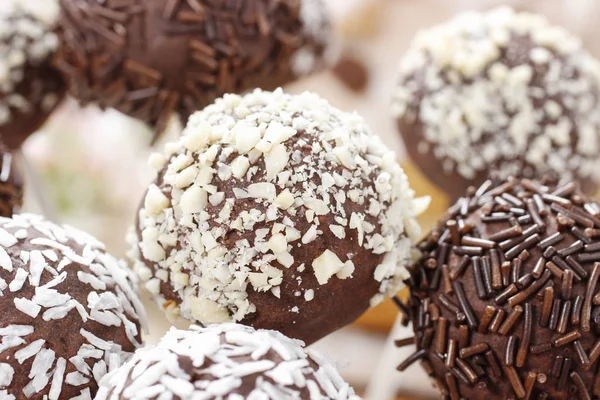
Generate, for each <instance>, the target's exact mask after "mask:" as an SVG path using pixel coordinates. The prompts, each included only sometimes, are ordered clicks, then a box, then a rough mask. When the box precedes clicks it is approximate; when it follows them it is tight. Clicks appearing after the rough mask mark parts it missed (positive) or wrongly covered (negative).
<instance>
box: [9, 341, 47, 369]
mask: <svg viewBox="0 0 600 400" xmlns="http://www.w3.org/2000/svg"><path fill="white" fill-rule="evenodd" d="M44 343H46V341H45V340H44V339H38V340H36V341H34V342H31V343H29V344H28V345H27V346H25V347H23V348H22V349H20V350H19V351H17V352H16V353H15V358H16V359H17V361H18V362H19V364H23V362H25V360H28V359H29V358H31V357H33V356H35V355H36V354H38V353H39V352H40V350H41V349H42V347H43V346H44Z"/></svg>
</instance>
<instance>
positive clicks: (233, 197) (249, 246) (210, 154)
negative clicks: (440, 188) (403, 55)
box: [131, 90, 419, 343]
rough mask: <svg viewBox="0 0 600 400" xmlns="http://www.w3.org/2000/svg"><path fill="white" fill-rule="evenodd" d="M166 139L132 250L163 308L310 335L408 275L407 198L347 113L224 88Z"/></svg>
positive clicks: (410, 221)
mask: <svg viewBox="0 0 600 400" xmlns="http://www.w3.org/2000/svg"><path fill="white" fill-rule="evenodd" d="M165 148H166V153H165V154H157V155H154V156H153V157H152V158H151V160H150V163H151V165H152V167H153V168H155V169H156V171H157V177H156V179H155V181H154V183H152V184H151V185H150V187H149V188H148V191H147V193H146V196H145V199H144V200H143V202H142V205H141V207H140V210H139V214H138V221H137V223H136V226H135V232H133V234H132V237H131V240H132V242H133V251H132V252H131V257H132V258H133V259H134V260H135V270H136V271H137V273H138V274H139V276H140V277H141V279H142V280H143V281H144V282H145V286H146V288H147V289H148V290H149V291H150V292H151V293H153V294H154V296H156V298H157V300H158V301H159V303H160V304H161V305H162V306H163V307H164V308H165V309H166V310H167V312H168V314H170V315H171V316H177V315H181V316H182V317H184V318H186V319H189V320H192V321H196V322H199V323H202V324H209V323H221V322H227V321H240V322H242V323H244V324H250V325H252V326H254V327H255V328H261V329H274V330H279V331H281V332H283V333H284V334H286V335H287V336H290V337H293V338H298V339H302V340H304V341H306V342H309V343H310V342H314V341H316V340H318V339H320V338H322V337H323V336H325V335H327V334H328V333H330V332H333V331H335V330H337V329H339V328H341V327H342V326H344V325H346V324H348V323H351V322H352V321H354V320H355V319H356V318H357V317H358V316H360V315H361V314H362V313H363V312H364V311H365V310H366V309H367V308H368V307H369V306H370V305H374V304H377V303H378V302H380V301H381V300H383V299H384V297H385V296H386V295H390V294H394V293H396V291H397V290H398V289H399V288H400V285H401V284H402V280H403V279H405V278H406V277H407V271H406V269H405V267H406V266H407V265H409V263H410V262H411V257H412V255H413V253H412V250H413V249H414V240H415V239H416V238H417V237H418V235H419V226H418V224H417V222H416V220H415V215H416V213H417V212H416V207H417V205H418V203H416V202H415V199H414V198H413V191H412V190H411V189H410V187H409V186H408V182H407V179H406V176H405V174H404V172H403V171H402V169H401V168H400V166H399V165H398V163H397V162H396V159H395V155H394V153H392V152H391V151H389V150H388V149H387V148H386V147H385V146H384V145H383V144H382V142H381V141H380V140H379V139H378V138H377V137H376V136H375V135H373V134H372V133H371V131H370V130H369V128H368V127H367V126H366V124H365V122H364V121H363V119H362V118H361V117H359V116H358V115H356V114H349V113H344V112H342V111H340V110H338V109H336V108H334V107H332V106H330V105H329V103H327V101H325V100H323V99H321V98H319V97H318V96H317V95H314V94H311V93H304V94H302V95H296V96H294V95H288V94H285V93H283V92H282V91H281V90H277V91H275V92H264V91H261V90H256V91H254V92H252V93H250V94H248V95H246V96H244V97H240V96H238V95H226V96H225V97H224V98H222V99H219V100H217V101H216V103H214V104H213V105H211V106H209V107H207V108H205V109H204V110H203V111H200V112H197V113H195V114H194V115H192V117H191V118H190V121H189V123H188V126H187V128H186V129H185V131H184V134H183V136H181V138H180V139H179V141H177V142H175V143H170V144H167V145H166V147H165Z"/></svg>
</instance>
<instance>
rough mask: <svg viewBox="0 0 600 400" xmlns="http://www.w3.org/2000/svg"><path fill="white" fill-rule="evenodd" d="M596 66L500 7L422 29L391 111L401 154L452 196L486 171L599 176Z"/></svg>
mask: <svg viewBox="0 0 600 400" xmlns="http://www.w3.org/2000/svg"><path fill="white" fill-rule="evenodd" d="M599 99H600V64H599V63H598V61H597V60H595V59H594V58H593V57H592V56H591V55H590V54H589V53H588V52H587V51H586V50H584V49H583V48H582V46H581V43H580V41H579V39H578V38H576V37H574V36H572V35H571V34H570V33H568V32H567V31H565V30H564V29H562V28H559V27H556V26H553V25H551V24H550V23H549V22H548V21H547V20H546V19H544V17H541V16H538V15H534V14H529V13H522V12H515V11H513V10H512V9H510V8H499V9H495V10H492V11H489V12H485V13H479V12H470V13H466V14H463V15H461V16H459V17H457V18H455V19H453V20H451V21H449V22H447V23H445V24H442V25H440V26H437V27H435V28H431V29H429V30H426V31H423V32H421V33H420V34H419V35H418V36H417V37H416V38H415V40H414V41H413V43H412V45H411V47H410V49H409V50H408V51H407V53H406V54H405V55H404V57H403V58H402V61H401V65H400V72H399V77H398V86H397V87H396V89H395V92H394V102H393V112H394V116H395V117H397V118H398V126H399V128H400V131H401V133H402V136H403V138H404V141H405V144H406V147H407V150H408V154H409V156H410V157H411V158H412V160H413V161H414V162H415V163H416V164H417V165H418V166H419V167H420V168H421V169H422V170H423V172H424V173H425V174H426V176H428V177H429V179H431V180H432V181H433V182H434V183H436V184H437V185H438V186H440V187H441V188H442V189H443V190H444V191H446V192H447V193H448V194H449V195H450V197H452V198H453V199H456V198H458V197H460V196H461V195H462V194H463V193H464V191H465V190H466V188H467V187H468V186H470V185H479V184H481V183H482V182H483V181H485V180H486V179H487V176H488V174H489V173H490V171H496V172H498V173H500V174H501V176H502V177H503V178H506V177H508V176H509V175H515V176H516V175H522V176H524V177H528V178H531V177H538V178H539V177H541V176H542V175H544V174H546V173H554V174H556V175H557V176H559V177H564V178H565V179H567V180H573V179H575V180H579V181H580V183H581V184H582V188H583V189H584V191H585V192H588V193H591V192H594V191H595V190H596V188H597V186H598V182H599V181H600V158H599V157H598V156H597V155H598V152H599V151H600V147H599V146H600V104H599Z"/></svg>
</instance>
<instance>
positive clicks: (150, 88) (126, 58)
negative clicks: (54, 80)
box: [56, 0, 331, 134]
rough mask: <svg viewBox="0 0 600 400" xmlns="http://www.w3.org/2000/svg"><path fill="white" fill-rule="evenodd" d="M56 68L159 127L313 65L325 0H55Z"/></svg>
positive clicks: (317, 64) (92, 95)
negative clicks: (58, 16) (60, 12)
mask: <svg viewBox="0 0 600 400" xmlns="http://www.w3.org/2000/svg"><path fill="white" fill-rule="evenodd" d="M60 1H61V4H62V5H63V8H64V16H63V18H62V20H61V38H62V42H63V43H62V49H61V51H60V53H59V55H58V57H57V60H56V65H57V67H58V68H59V69H60V70H62V71H63V72H64V74H65V76H66V79H67V82H68V86H69V91H70V93H71V94H72V95H73V96H75V97H76V98H77V99H79V101H80V102H81V103H83V104H86V103H97V104H99V105H100V106H101V107H102V108H106V107H112V108H115V109H117V110H119V111H121V112H123V113H125V114H128V115H130V116H132V117H135V118H138V119H140V120H142V121H145V122H147V123H149V124H150V125H151V126H152V127H153V128H155V130H156V133H157V134H160V133H161V132H162V131H163V130H164V128H165V126H166V125H167V122H168V120H169V118H170V116H171V115H172V114H173V112H177V113H179V115H180V116H181V117H182V118H183V119H184V120H187V117H188V116H189V115H190V114H192V113H193V112H195V111H197V110H199V109H202V108H204V107H205V106H207V105H209V104H210V103H212V102H213V101H214V100H215V99H216V98H217V97H220V96H222V95H223V94H225V93H230V92H233V93H241V92H245V91H247V90H250V89H254V88H263V89H270V90H272V89H275V88H277V87H278V86H280V85H283V84H285V83H287V82H289V81H292V80H294V79H296V78H298V77H301V76H303V75H306V74H308V73H310V72H312V71H315V70H317V69H320V68H321V67H322V66H323V64H324V57H325V56H326V53H327V48H328V44H329V41H330V36H331V26H330V21H329V13H328V10H327V9H326V7H325V5H324V3H323V1H322V0H283V1H281V0H245V1H218V2H215V1H208V0H193V1H189V0H188V1H184V0H128V1H116V2H105V1H102V0H60Z"/></svg>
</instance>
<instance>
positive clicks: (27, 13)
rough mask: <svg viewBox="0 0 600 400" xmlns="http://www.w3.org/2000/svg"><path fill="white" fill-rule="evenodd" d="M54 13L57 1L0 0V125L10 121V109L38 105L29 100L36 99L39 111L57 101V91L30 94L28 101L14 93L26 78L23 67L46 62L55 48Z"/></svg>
mask: <svg viewBox="0 0 600 400" xmlns="http://www.w3.org/2000/svg"><path fill="white" fill-rule="evenodd" d="M58 15H59V6H58V1H57V0H43V1H41V0H2V2H0V126H2V125H4V124H6V123H8V122H10V120H11V114H12V113H13V112H14V110H19V111H20V112H22V113H24V114H27V113H30V112H31V110H32V109H33V108H34V107H37V106H38V105H37V104H32V103H31V102H32V101H38V100H39V101H40V104H41V110H43V111H49V110H51V109H52V108H53V107H54V106H55V105H56V103H57V102H58V101H59V100H60V96H59V95H58V94H57V93H45V94H44V93H42V94H38V93H34V94H31V97H34V98H35V100H32V99H31V98H27V96H24V95H23V94H20V93H18V92H17V86H18V85H19V84H20V83H21V82H22V81H23V80H25V79H27V77H26V76H25V75H26V73H25V72H26V69H27V67H28V66H38V65H40V64H42V63H45V62H47V60H48V59H49V57H50V56H51V55H52V54H53V53H54V51H55V50H56V49H57V47H58V38H57V36H56V34H55V33H54V32H53V29H54V26H55V24H56V21H57V19H58ZM38 97H40V98H39V99H38Z"/></svg>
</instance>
